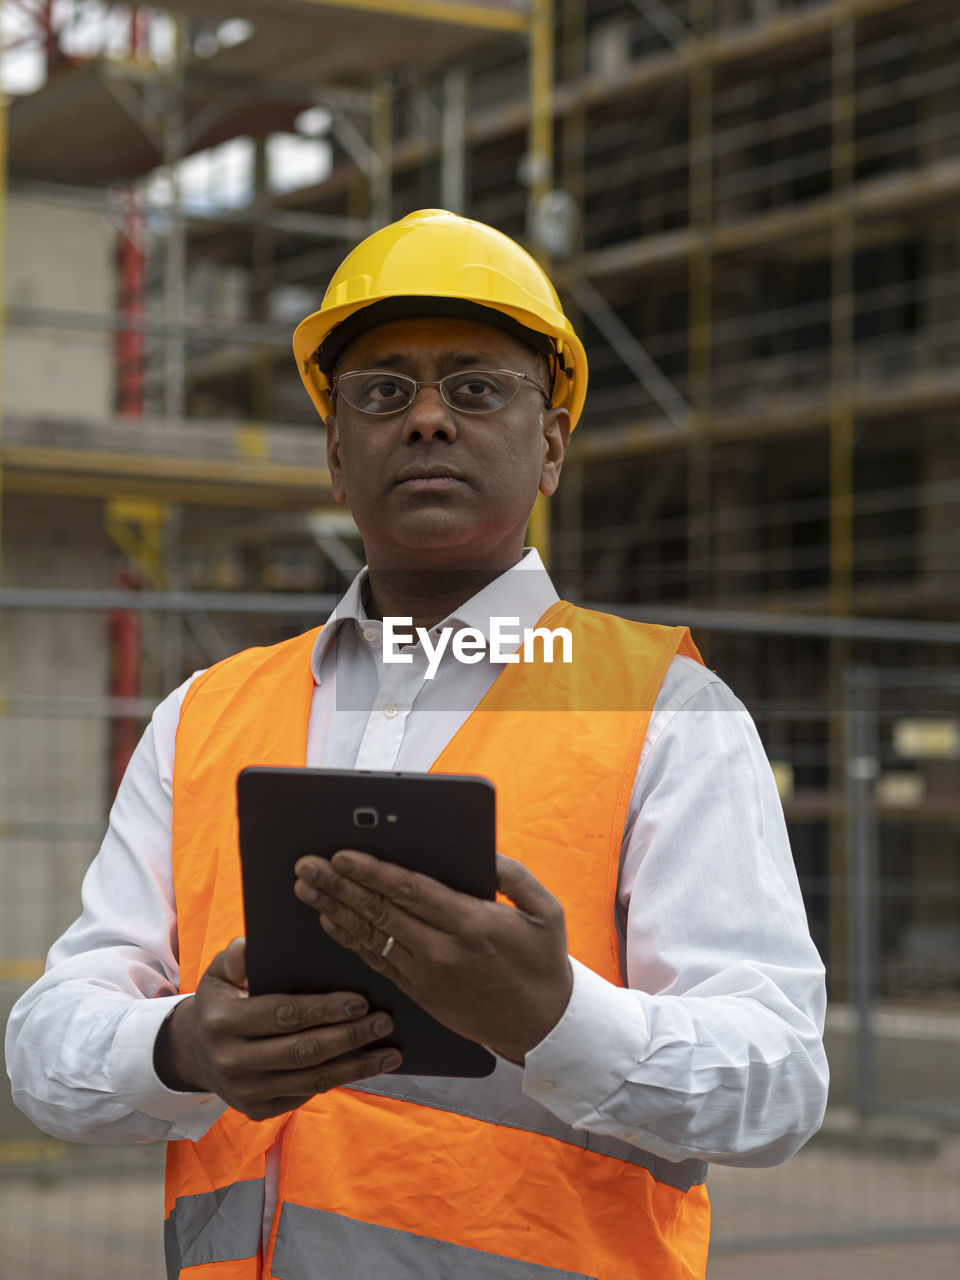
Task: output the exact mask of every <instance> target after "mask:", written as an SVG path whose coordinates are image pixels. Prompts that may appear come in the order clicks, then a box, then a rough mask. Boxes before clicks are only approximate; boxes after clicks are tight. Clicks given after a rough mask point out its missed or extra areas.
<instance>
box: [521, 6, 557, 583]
mask: <svg viewBox="0 0 960 1280" xmlns="http://www.w3.org/2000/svg"><path fill="white" fill-rule="evenodd" d="M529 32H530V79H529V94H530V126H529V135H528V136H529V142H528V146H527V161H528V178H529V188H528V194H527V200H528V214H529V216H528V223H527V225H528V227H529V228H532V227H533V226H534V225H535V221H536V219H535V216H534V215H535V213H536V210H537V208H538V206H539V205H540V204H541V201H542V200H543V199H544V197H545V196H546V195H547V193H548V192H549V191H550V189H551V188H552V186H553V161H554V157H553V82H554V53H553V0H532V3H531V6H530V24H529ZM537 256H538V257H539V259H540V262H541V265H542V266H543V267H544V268H546V269H549V266H550V263H549V259H548V258H547V256H546V253H545V251H544V250H543V249H542V248H538V249H537ZM527 540H528V541H529V543H530V544H531V546H534V547H536V548H537V550H538V551H539V552H540V556H541V558H542V559H543V562H544V564H545V565H549V563H550V508H549V503H548V500H547V499H546V498H545V497H544V496H543V494H542V493H538V494H537V499H536V502H535V503H534V505H533V511H532V512H531V513H530V521H529V524H528V525H527Z"/></svg>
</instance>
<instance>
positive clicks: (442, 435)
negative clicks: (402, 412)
mask: <svg viewBox="0 0 960 1280" xmlns="http://www.w3.org/2000/svg"><path fill="white" fill-rule="evenodd" d="M456 436H457V423H456V418H455V417H454V413H453V410H452V409H451V408H450V406H449V405H448V404H447V403H446V401H445V400H444V399H443V396H441V394H440V388H439V387H423V386H421V387H418V388H417V393H416V395H415V396H414V397H413V403H412V404H411V406H410V408H409V409H408V410H407V413H406V416H405V418H404V420H403V438H404V439H405V440H455V439H456Z"/></svg>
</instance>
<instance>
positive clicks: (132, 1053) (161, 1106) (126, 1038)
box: [110, 995, 227, 1142]
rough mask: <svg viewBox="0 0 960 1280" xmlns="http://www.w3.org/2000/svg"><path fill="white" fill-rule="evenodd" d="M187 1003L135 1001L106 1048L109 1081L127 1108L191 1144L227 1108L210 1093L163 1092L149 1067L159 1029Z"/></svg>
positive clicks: (159, 998) (164, 1088)
mask: <svg viewBox="0 0 960 1280" xmlns="http://www.w3.org/2000/svg"><path fill="white" fill-rule="evenodd" d="M186 998H187V997H186V995H182V996H156V997H153V998H151V999H149V1000H136V1001H134V1003H133V1005H132V1006H131V1008H130V1009H129V1011H128V1012H127V1013H126V1014H125V1016H124V1018H123V1021H122V1022H121V1023H120V1025H119V1027H118V1029H117V1034H116V1036H115V1037H114V1040H113V1045H112V1047H111V1049H110V1079H111V1083H112V1085H113V1091H114V1093H115V1094H116V1095H117V1097H118V1098H120V1099H122V1101H123V1102H125V1103H126V1105H127V1106H129V1107H132V1108H133V1109H134V1110H135V1111H140V1112H143V1114H144V1115H148V1116H152V1117H153V1119H155V1120H162V1121H164V1122H166V1123H167V1124H169V1125H170V1126H171V1131H170V1133H169V1134H168V1135H167V1136H168V1138H170V1139H173V1140H176V1139H180V1138H189V1139H190V1141H191V1142H196V1141H197V1140H198V1139H199V1138H202V1137H203V1135H204V1134H205V1133H206V1132H207V1130H208V1129H209V1128H210V1127H211V1125H213V1124H215V1123H216V1122H217V1120H219V1119H220V1117H221V1116H222V1115H223V1113H224V1111H226V1109H227V1104H226V1103H225V1102H224V1101H223V1099H222V1098H219V1097H218V1096H217V1095H216V1094H215V1093H179V1092H177V1091H176V1090H174V1089H168V1088H167V1086H166V1085H165V1084H164V1083H163V1081H162V1080H161V1079H160V1077H159V1076H158V1075H157V1073H156V1071H155V1070H154V1067H153V1046H154V1043H155V1041H156V1039H157V1035H158V1033H159V1031H160V1027H161V1026H162V1025H163V1023H164V1022H165V1020H166V1019H167V1018H168V1017H169V1016H170V1014H171V1013H172V1012H173V1010H174V1008H175V1006H176V1005H177V1004H179V1002H180V1001H181V1000H185V999H186Z"/></svg>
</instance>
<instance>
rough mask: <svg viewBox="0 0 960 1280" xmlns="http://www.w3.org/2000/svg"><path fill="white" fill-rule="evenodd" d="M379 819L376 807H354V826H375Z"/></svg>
mask: <svg viewBox="0 0 960 1280" xmlns="http://www.w3.org/2000/svg"><path fill="white" fill-rule="evenodd" d="M379 821H380V816H379V814H378V813H377V811H376V809H354V811H353V825H354V826H355V827H375V826H376V825H377V824H378V823H379Z"/></svg>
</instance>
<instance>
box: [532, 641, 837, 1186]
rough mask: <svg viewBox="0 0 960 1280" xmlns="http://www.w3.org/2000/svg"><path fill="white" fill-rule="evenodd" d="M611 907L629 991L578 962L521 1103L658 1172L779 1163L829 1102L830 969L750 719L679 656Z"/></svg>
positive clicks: (657, 717) (647, 756)
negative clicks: (633, 1150) (649, 1162)
mask: <svg viewBox="0 0 960 1280" xmlns="http://www.w3.org/2000/svg"><path fill="white" fill-rule="evenodd" d="M619 908H620V914H621V916H622V917H623V919H624V920H625V938H624V942H625V959H626V971H627V978H628V986H627V987H618V986H616V985H615V984H613V983H609V982H607V981H606V980H605V979H603V978H601V977H599V976H598V975H597V974H596V973H593V972H592V971H591V970H589V969H587V968H586V967H585V966H583V965H582V964H579V963H578V962H577V961H575V960H574V961H572V964H573V971H574V984H573V994H572V996H571V999H570V1002H569V1005H568V1007H567V1009H566V1011H565V1013H564V1015H563V1017H562V1018H561V1020H560V1022H559V1023H557V1025H556V1026H555V1027H554V1028H553V1030H552V1031H551V1032H550V1033H549V1034H548V1035H547V1036H546V1037H545V1038H544V1040H542V1041H541V1043H540V1044H539V1045H537V1046H536V1047H535V1048H534V1049H533V1050H531V1051H530V1052H529V1053H528V1054H527V1056H526V1060H525V1069H524V1077H523V1088H524V1092H525V1093H527V1094H528V1095H529V1096H531V1097H534V1098H536V1099H537V1100H538V1101H539V1102H540V1103H542V1104H543V1105H544V1106H546V1107H548V1108H549V1110H550V1111H552V1112H553V1113H554V1114H555V1115H557V1116H558V1117H559V1118H561V1119H563V1120H565V1121H566V1122H567V1123H568V1124H570V1125H572V1126H573V1127H574V1128H577V1129H584V1130H588V1131H590V1132H593V1133H599V1134H606V1135H609V1136H612V1137H617V1138H620V1139H623V1140H625V1141H627V1142H631V1143H633V1144H635V1145H637V1146H639V1147H642V1148H644V1149H645V1150H647V1151H651V1152H653V1153H654V1154H656V1155H659V1156H662V1157H663V1158H664V1159H667V1160H672V1161H679V1160H684V1159H688V1158H695V1159H700V1160H708V1161H712V1162H714V1163H718V1164H730V1165H743V1166H753V1167H765V1166H769V1165H775V1164H779V1163H781V1162H782V1161H784V1160H786V1159H787V1158H788V1157H789V1156H790V1155H792V1154H793V1152H794V1151H796V1150H797V1149H798V1148H799V1147H800V1146H802V1145H803V1143H804V1142H805V1141H806V1140H807V1138H809V1137H810V1135H811V1134H812V1133H814V1132H815V1131H816V1130H817V1129H818V1128H819V1126H820V1124H821V1122H822V1120H823V1112H824V1108H825V1106H826V1094H827V1083H828V1069H827V1063H826V1057H825V1054H824V1050H823V1042H822V1032H823V1019H824V1013H825V1006H826V994H825V984H824V969H823V964H822V962H821V960H820V957H819V954H818V953H817V950H816V948H815V946H814V944H813V942H812V940H811V938H810V934H809V929H808V927H807V921H806V915H805V912H804V907H803V901H802V898H801V896H800V889H799V885H798V882H797V876H796V871H795V869H794V865H793V858H792V856H791V853H790V847H789V841H788V838H787V832H786V826H785V823H784V819H783V811H782V809H781V806H780V801H779V796H778V795H777V790H776V785H775V783H774V780H773V776H772V771H771V769H770V766H769V763H768V761H767V759H766V756H765V754H764V751H763V747H762V746H761V743H760V740H759V737H758V735H757V732H756V728H755V726H754V724H753V721H752V719H751V717H750V715H749V713H748V712H747V710H746V709H745V707H744V706H743V704H742V703H741V702H740V701H739V700H738V699H737V698H735V697H734V695H733V694H732V693H731V692H730V690H729V689H728V688H727V686H726V685H725V684H724V683H723V682H722V681H721V680H719V679H718V678H717V677H716V676H713V675H711V673H709V672H706V671H704V669H703V668H702V667H700V666H699V664H698V663H695V662H693V661H692V660H691V659H688V658H675V659H674V661H673V663H672V664H671V667H670V670H669V671H668V678H667V680H665V682H664V686H663V688H662V690H661V694H660V697H659V698H658V701H657V705H656V707H655V709H654V714H653V716H652V718H651V724H650V727H649V730H648V734H647V739H646V741H645V743H644V748H643V752H642V754H641V757H640V763H639V766H638V769H637V777H636V781H635V785H634V791H633V797H632V802H631V807H630V813H629V818H628V822H627V827H626V831H625V836H624V847H623V864H622V870H621V877H620V891H619Z"/></svg>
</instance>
